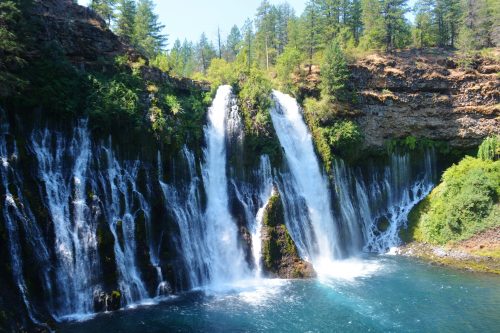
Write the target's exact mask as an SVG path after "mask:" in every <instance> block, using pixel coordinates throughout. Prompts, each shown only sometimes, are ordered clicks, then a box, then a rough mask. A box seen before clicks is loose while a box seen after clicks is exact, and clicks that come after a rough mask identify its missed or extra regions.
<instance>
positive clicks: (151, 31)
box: [132, 0, 167, 58]
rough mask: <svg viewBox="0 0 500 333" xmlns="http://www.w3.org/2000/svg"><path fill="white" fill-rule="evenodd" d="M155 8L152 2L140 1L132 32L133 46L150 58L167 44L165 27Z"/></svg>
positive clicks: (147, 0)
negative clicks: (160, 21)
mask: <svg viewBox="0 0 500 333" xmlns="http://www.w3.org/2000/svg"><path fill="white" fill-rule="evenodd" d="M154 7H155V5H154V3H153V1H152V0H139V1H138V3H137V12H136V14H135V16H134V23H133V30H132V31H133V33H132V44H133V45H134V46H135V47H137V48H138V49H139V50H141V51H142V52H144V54H145V55H146V56H147V57H149V58H152V57H154V56H155V55H156V54H158V53H160V52H161V50H162V49H163V48H164V46H165V44H166V43H167V36H166V35H164V34H163V32H162V31H163V28H164V26H163V25H161V24H160V23H159V18H158V15H157V14H155V12H154Z"/></svg>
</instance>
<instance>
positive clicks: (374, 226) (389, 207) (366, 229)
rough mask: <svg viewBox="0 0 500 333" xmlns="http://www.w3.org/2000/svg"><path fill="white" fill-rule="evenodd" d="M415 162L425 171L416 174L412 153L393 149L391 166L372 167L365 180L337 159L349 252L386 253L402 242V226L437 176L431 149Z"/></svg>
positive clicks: (337, 185) (336, 175) (336, 177)
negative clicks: (382, 225)
mask: <svg viewBox="0 0 500 333" xmlns="http://www.w3.org/2000/svg"><path fill="white" fill-rule="evenodd" d="M413 164H417V166H418V167H417V170H423V172H420V173H418V172H417V173H416V174H415V170H414V169H415V167H412V163H411V157H410V155H409V154H404V155H401V154H398V153H393V154H392V155H391V158H390V164H389V165H388V166H386V167H385V168H383V169H382V171H379V170H370V177H369V178H368V179H367V180H364V177H363V176H362V175H361V174H360V173H359V172H356V171H355V170H351V169H349V168H348V167H347V166H346V164H345V163H344V162H343V161H342V160H336V161H335V163H334V166H333V175H334V182H335V190H336V191H335V194H336V197H337V199H338V206H339V210H340V214H339V215H340V218H339V220H340V221H341V222H342V224H343V226H344V228H343V229H344V233H345V234H344V239H345V246H346V247H348V250H349V252H350V253H352V254H355V253H356V252H359V251H360V250H362V249H363V250H365V251H367V252H376V253H385V252H386V251H388V250H389V249H390V248H392V247H395V246H398V245H400V240H399V236H398V232H399V230H400V228H401V227H403V226H405V223H406V220H407V218H408V214H409V213H410V211H411V209H412V208H413V207H414V206H415V205H416V204H417V203H418V202H420V201H421V200H422V199H424V198H425V197H426V196H427V195H428V194H429V193H430V191H431V190H432V188H433V187H434V181H435V177H436V170H435V164H436V162H435V154H434V151H433V150H432V149H428V150H426V151H425V152H424V159H423V162H422V163H415V162H414V163H413ZM381 222H384V224H386V226H384V227H385V230H380V228H381V227H380V224H381Z"/></svg>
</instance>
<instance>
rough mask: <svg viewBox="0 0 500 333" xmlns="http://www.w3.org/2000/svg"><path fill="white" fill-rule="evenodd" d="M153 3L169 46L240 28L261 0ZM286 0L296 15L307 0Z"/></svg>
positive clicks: (161, 0)
mask: <svg viewBox="0 0 500 333" xmlns="http://www.w3.org/2000/svg"><path fill="white" fill-rule="evenodd" d="M78 2H79V3H80V4H81V5H87V4H88V3H90V0H78ZM154 2H155V3H156V12H157V13H158V15H159V16H160V20H161V22H162V24H164V25H165V32H166V33H167V34H168V36H169V43H168V44H169V45H168V47H170V46H172V44H173V43H174V41H175V39H177V38H179V39H180V40H181V41H182V40H184V39H185V38H186V39H187V40H190V41H197V40H198V39H199V38H200V35H201V34H202V33H203V32H205V33H206V34H207V36H208V38H209V39H211V40H213V41H215V40H216V38H217V27H218V26H219V27H220V29H221V33H222V35H223V37H225V36H226V35H227V33H228V32H229V30H230V29H231V27H232V26H233V25H234V24H236V25H238V26H239V27H241V26H242V25H243V23H245V20H246V19H247V18H249V17H250V18H253V17H254V16H255V13H256V11H257V7H258V6H259V4H260V3H261V2H262V0H155V1H154ZM270 2H271V3H274V4H279V3H283V2H285V1H283V0H270ZM286 2H288V3H289V4H290V5H291V6H292V7H293V8H294V9H295V12H296V14H297V15H300V14H301V13H302V11H303V10H304V7H305V3H306V0H287V1H286ZM414 2H415V0H409V1H408V3H409V5H410V6H413V3H414Z"/></svg>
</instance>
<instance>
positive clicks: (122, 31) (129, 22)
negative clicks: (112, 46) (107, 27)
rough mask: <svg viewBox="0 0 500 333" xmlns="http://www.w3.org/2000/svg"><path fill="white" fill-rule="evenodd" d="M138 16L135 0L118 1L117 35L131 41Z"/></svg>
mask: <svg viewBox="0 0 500 333" xmlns="http://www.w3.org/2000/svg"><path fill="white" fill-rule="evenodd" d="M135 15H136V7H135V0H118V1H117V14H116V31H115V32H116V34H117V35H118V36H121V37H124V38H126V39H127V40H129V41H130V40H131V39H132V36H133V33H134V19H135Z"/></svg>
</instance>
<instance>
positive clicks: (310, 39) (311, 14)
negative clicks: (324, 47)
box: [302, 0, 321, 74]
mask: <svg viewBox="0 0 500 333" xmlns="http://www.w3.org/2000/svg"><path fill="white" fill-rule="evenodd" d="M318 21H319V7H318V4H317V2H316V1H314V0H310V1H309V2H308V3H307V5H306V9H305V11H304V14H303V15H302V22H303V23H302V24H303V28H302V31H303V34H304V47H305V49H306V53H307V55H308V58H309V64H308V65H309V74H310V73H311V72H312V65H313V57H314V54H315V52H316V51H317V50H318V49H319V47H320V38H321V34H320V28H321V27H320V26H319V24H318V23H319V22H318Z"/></svg>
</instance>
